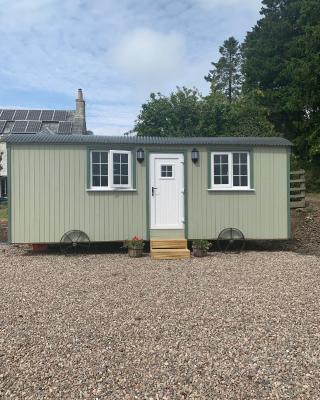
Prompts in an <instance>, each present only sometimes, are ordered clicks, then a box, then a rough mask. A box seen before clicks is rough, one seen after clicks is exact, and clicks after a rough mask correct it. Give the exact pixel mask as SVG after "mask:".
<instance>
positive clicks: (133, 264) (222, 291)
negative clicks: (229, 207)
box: [0, 246, 320, 400]
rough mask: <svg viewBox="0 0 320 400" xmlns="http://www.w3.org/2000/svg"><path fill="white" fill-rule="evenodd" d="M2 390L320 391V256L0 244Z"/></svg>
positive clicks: (253, 395)
mask: <svg viewBox="0 0 320 400" xmlns="http://www.w3.org/2000/svg"><path fill="white" fill-rule="evenodd" d="M0 276H1V281H0V398H1V399H2V398H3V399H70V400H71V399H93V400H102V399H150V400H151V399H154V400H156V399H170V400H171V399H228V400H229V399H258V400H262V399H319V398H320V312H319V310H320V308H319V305H320V304H319V301H320V300H319V299H320V285H319V284H320V258H317V257H315V256H307V255H299V254H294V253H290V252H269V253H268V252H247V253H243V254H241V255H223V254H216V253H213V254H211V255H210V256H209V257H207V258H205V259H194V258H192V259H191V260H181V261H152V260H150V258H149V257H144V258H142V259H130V258H128V257H127V256H125V255H119V254H115V255H114V254H98V255H86V256H76V257H65V256H60V255H55V254H46V255H30V254H28V253H27V252H26V251H24V250H22V249H17V248H15V247H9V246H1V247H0Z"/></svg>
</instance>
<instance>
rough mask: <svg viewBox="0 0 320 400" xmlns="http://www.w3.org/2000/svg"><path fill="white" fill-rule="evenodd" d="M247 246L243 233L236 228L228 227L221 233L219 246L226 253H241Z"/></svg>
mask: <svg viewBox="0 0 320 400" xmlns="http://www.w3.org/2000/svg"><path fill="white" fill-rule="evenodd" d="M244 247H245V238H244V235H243V233H242V232H241V231H240V230H239V229H236V228H226V229H223V231H221V232H220V233H219V236H218V248H219V250H220V251H223V252H224V253H228V252H230V253H240V252H241V251H242V250H243V249H244Z"/></svg>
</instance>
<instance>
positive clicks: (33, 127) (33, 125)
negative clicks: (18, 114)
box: [26, 121, 42, 133]
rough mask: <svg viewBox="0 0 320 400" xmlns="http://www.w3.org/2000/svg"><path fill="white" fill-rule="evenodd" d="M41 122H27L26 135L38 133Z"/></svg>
mask: <svg viewBox="0 0 320 400" xmlns="http://www.w3.org/2000/svg"><path fill="white" fill-rule="evenodd" d="M41 125H42V121H28V126H27V129H26V133H38V132H40V130H41Z"/></svg>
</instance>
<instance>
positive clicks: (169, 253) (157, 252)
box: [151, 249, 190, 260]
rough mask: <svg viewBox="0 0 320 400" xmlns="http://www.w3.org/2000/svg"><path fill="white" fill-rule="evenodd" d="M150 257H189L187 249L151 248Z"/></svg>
mask: <svg viewBox="0 0 320 400" xmlns="http://www.w3.org/2000/svg"><path fill="white" fill-rule="evenodd" d="M151 258H152V259H153V260H179V259H183V258H190V250H188V249H152V250H151Z"/></svg>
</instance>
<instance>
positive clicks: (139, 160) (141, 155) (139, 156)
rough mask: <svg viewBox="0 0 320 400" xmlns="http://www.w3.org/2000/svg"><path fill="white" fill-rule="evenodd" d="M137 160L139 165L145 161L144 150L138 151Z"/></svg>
mask: <svg viewBox="0 0 320 400" xmlns="http://www.w3.org/2000/svg"><path fill="white" fill-rule="evenodd" d="M137 160H138V162H139V163H142V161H143V160H144V150H143V149H139V150H137Z"/></svg>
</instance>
